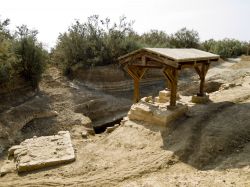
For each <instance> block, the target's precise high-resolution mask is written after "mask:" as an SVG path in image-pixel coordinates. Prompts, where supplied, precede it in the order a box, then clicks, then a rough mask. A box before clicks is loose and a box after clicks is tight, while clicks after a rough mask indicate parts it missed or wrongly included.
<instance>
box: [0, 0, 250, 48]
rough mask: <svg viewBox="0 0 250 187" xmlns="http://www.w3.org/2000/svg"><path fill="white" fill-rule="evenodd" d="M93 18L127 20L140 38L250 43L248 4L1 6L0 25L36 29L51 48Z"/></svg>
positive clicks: (12, 1) (105, 0) (31, 2)
mask: <svg viewBox="0 0 250 187" xmlns="http://www.w3.org/2000/svg"><path fill="white" fill-rule="evenodd" d="M94 14H97V15H99V16H100V17H101V18H103V19H104V18H106V17H109V18H110V19H111V20H113V21H118V20H119V17H120V16H123V15H124V16H126V17H127V19H128V20H134V21H135V23H134V26H133V28H134V29H135V31H136V32H138V33H140V34H141V33H144V32H147V31H150V30H151V29H158V30H163V31H165V32H166V33H168V34H171V33H174V32H176V31H177V30H179V29H181V28H183V27H187V28H188V29H194V30H196V31H198V32H199V35H200V39H201V41H204V40H207V39H210V38H214V39H216V40H218V39H223V38H235V39H239V40H244V41H250V24H249V23H250V0H87V1H86V0H0V19H1V20H4V19H6V18H9V19H10V21H11V22H10V26H9V28H10V29H11V30H14V29H15V27H16V26H20V25H22V24H26V25H27V26H28V27H29V28H31V29H37V30H38V31H39V34H38V39H39V41H41V42H43V43H44V44H45V46H47V47H48V48H50V47H53V46H54V45H55V44H56V41H57V37H58V35H59V33H63V32H65V31H67V29H68V27H69V26H70V25H71V24H73V23H74V22H75V20H76V19H77V20H80V21H82V22H84V21H86V20H87V17H89V16H91V15H94Z"/></svg>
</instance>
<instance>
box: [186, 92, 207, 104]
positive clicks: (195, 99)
mask: <svg viewBox="0 0 250 187" xmlns="http://www.w3.org/2000/svg"><path fill="white" fill-rule="evenodd" d="M191 101H192V102H193V103H197V104H205V103H207V102H209V101H210V100H209V95H207V94H205V95H204V96H198V95H193V96H192V100H191Z"/></svg>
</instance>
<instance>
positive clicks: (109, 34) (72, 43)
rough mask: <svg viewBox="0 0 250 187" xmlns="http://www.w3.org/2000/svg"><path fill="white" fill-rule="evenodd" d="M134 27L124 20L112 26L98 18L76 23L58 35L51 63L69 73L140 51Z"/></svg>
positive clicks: (107, 20)
mask: <svg viewBox="0 0 250 187" xmlns="http://www.w3.org/2000/svg"><path fill="white" fill-rule="evenodd" d="M132 24H133V23H132V22H127V21H126V18H125V17H121V18H120V21H119V23H118V24H117V23H114V24H112V25H111V23H110V19H108V18H106V19H105V20H100V19H99V16H97V15H94V16H91V17H89V18H88V21H87V22H86V23H80V22H79V21H76V22H75V24H73V25H72V26H71V27H70V28H69V29H68V32H66V33H63V34H60V35H59V37H58V42H57V45H56V47H55V49H54V50H53V54H52V61H53V62H55V63H56V64H59V65H60V66H61V67H62V68H63V69H64V71H65V72H66V73H70V72H71V69H72V67H73V66H75V65H77V66H82V67H92V66H96V65H107V64H112V63H114V62H115V61H116V60H117V58H118V57H119V56H121V55H123V54H126V53H128V52H131V51H133V50H135V49H138V48H139V45H138V43H137V41H136V40H134V38H133V37H134V36H136V34H135V33H134V32H133V30H132V27H131V26H132Z"/></svg>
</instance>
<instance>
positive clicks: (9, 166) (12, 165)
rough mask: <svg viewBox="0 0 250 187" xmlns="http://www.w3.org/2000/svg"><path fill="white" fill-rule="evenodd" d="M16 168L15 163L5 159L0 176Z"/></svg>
mask: <svg viewBox="0 0 250 187" xmlns="http://www.w3.org/2000/svg"><path fill="white" fill-rule="evenodd" d="M15 170H16V165H15V163H14V162H13V161H11V160H6V161H5V162H4V164H3V166H2V167H1V169H0V176H3V175H5V174H7V173H12V172H14V171H15Z"/></svg>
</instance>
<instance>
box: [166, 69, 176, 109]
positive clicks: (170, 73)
mask: <svg viewBox="0 0 250 187" xmlns="http://www.w3.org/2000/svg"><path fill="white" fill-rule="evenodd" d="M163 74H164V75H165V77H166V78H167V80H168V84H169V87H170V91H171V95H170V106H171V107H174V106H176V95H177V80H178V70H177V69H176V68H165V69H164V70H163Z"/></svg>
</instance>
